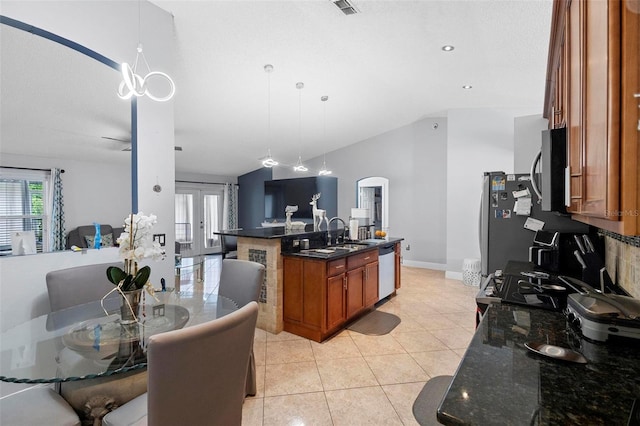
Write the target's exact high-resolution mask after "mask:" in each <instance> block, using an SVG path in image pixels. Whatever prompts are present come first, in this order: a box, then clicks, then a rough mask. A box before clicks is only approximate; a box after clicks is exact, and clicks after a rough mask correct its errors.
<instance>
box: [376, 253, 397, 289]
mask: <svg viewBox="0 0 640 426" xmlns="http://www.w3.org/2000/svg"><path fill="white" fill-rule="evenodd" d="M394 246H395V243H390V244H384V245H381V246H380V248H379V249H378V268H379V269H378V300H379V301H380V300H382V299H384V298H385V297H387V296H389V295H390V294H391V293H393V292H394V291H395V289H396V278H395V277H396V259H395V252H394Z"/></svg>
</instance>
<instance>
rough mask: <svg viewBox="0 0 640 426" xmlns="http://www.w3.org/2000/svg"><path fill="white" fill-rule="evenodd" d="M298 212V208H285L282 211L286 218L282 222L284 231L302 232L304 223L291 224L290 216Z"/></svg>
mask: <svg viewBox="0 0 640 426" xmlns="http://www.w3.org/2000/svg"><path fill="white" fill-rule="evenodd" d="M297 211H298V206H287V207H285V209H284V214H285V215H286V216H287V220H286V221H285V222H284V229H285V231H292V230H297V231H304V227H305V225H306V223H304V222H291V216H293V213H295V212H297Z"/></svg>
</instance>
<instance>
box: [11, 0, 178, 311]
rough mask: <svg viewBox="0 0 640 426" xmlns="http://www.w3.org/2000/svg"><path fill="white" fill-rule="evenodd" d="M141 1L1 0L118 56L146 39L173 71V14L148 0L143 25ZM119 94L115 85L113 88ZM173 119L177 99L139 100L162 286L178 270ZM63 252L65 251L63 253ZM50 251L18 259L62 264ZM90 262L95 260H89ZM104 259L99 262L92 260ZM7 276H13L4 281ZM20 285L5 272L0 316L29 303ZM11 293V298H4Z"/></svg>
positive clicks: (142, 174) (142, 165)
mask: <svg viewBox="0 0 640 426" xmlns="http://www.w3.org/2000/svg"><path fill="white" fill-rule="evenodd" d="M138 4H139V3H138V2H137V1H90V2H80V1H70V2H69V1H7V0H3V1H2V10H1V12H2V14H3V15H5V16H8V17H10V18H13V19H17V20H19V21H23V22H26V23H28V24H31V25H34V26H36V27H39V28H42V29H45V30H47V31H51V32H52V33H54V34H57V35H59V36H62V37H64V38H67V39H70V40H72V41H74V42H77V43H79V44H81V45H83V46H85V47H87V48H89V49H92V50H95V51H96V52H98V53H100V54H102V55H104V56H106V57H108V58H110V59H113V60H115V61H116V62H124V61H127V62H131V61H132V60H133V59H134V58H135V53H136V47H137V45H138V41H139V40H140V41H142V42H143V44H144V51H145V55H146V57H147V58H148V59H149V60H150V61H151V63H152V64H153V67H154V68H156V69H162V70H163V71H165V72H168V73H169V74H171V71H172V69H173V60H174V57H175V52H174V34H173V30H174V28H173V17H172V16H171V15H170V14H169V13H167V12H165V11H163V10H162V9H160V8H158V7H157V6H155V5H153V4H151V3H149V2H147V1H143V2H141V3H140V5H141V17H142V20H141V22H142V26H141V27H140V29H139V27H138ZM114 96H116V95H115V89H114ZM174 139H175V138H174V121H173V100H172V101H169V102H164V103H155V102H153V101H150V100H149V99H147V98H141V99H139V102H138V150H139V152H138V181H137V185H136V188H137V192H138V210H139V211H142V212H144V213H145V214H149V213H154V214H156V215H157V216H158V225H157V226H156V228H155V229H154V232H155V233H158V234H160V233H164V234H165V235H166V244H167V249H168V254H169V256H167V258H166V259H165V260H164V261H159V262H152V263H150V265H151V266H152V275H151V280H152V282H153V283H154V284H155V286H156V287H159V281H160V278H162V277H164V278H165V279H167V280H168V282H171V280H172V279H173V274H174V259H173V247H174V239H175V234H174V198H175V185H174V181H175V161H174V145H175V141H174ZM156 184H160V185H161V186H162V188H163V190H162V192H160V193H156V192H153V189H152V188H153V186H154V185H156ZM126 206H130V202H127V203H126ZM67 254H70V255H72V257H70V258H69V262H70V263H73V261H74V260H75V261H77V262H80V261H81V259H82V261H84V259H83V258H80V257H73V254H72V253H67ZM59 255H64V254H62V253H60V254H59ZM42 256H45V255H35V256H33V257H31V256H29V257H27V258H25V259H19V260H17V261H18V262H24V263H23V264H22V267H27V268H34V269H38V270H40V268H51V269H59V267H60V265H59V264H56V262H48V261H43V259H44V258H43V257H42ZM13 261H16V260H15V259H11V260H7V259H0V267H2V270H3V275H4V270H5V268H10V267H13V263H12V262H13ZM89 263H91V262H89ZM93 263H100V262H95V261H94V262H93ZM5 279H7V280H9V279H11V281H5ZM15 285H19V284H18V283H17V282H16V281H15V279H14V277H12V276H8V277H5V276H3V281H2V283H0V286H1V287H2V289H3V297H2V301H1V302H0V304H1V307H2V309H1V313H0V315H1V316H2V317H3V318H4V315H5V312H6V310H5V307H7V306H11V305H12V304H14V303H26V302H25V301H24V300H21V299H20V297H19V296H20V295H16V298H13V297H11V294H13V293H12V292H11V291H7V292H6V293H5V292H4V288H5V286H7V287H8V289H11V288H12V287H13V286H15ZM5 295H7V297H5Z"/></svg>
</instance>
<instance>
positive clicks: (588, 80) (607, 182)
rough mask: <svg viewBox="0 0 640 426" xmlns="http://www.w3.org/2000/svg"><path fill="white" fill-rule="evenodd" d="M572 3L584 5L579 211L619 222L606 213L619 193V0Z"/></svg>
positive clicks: (615, 208) (616, 199)
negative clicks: (580, 193)
mask: <svg viewBox="0 0 640 426" xmlns="http://www.w3.org/2000/svg"><path fill="white" fill-rule="evenodd" d="M573 3H581V6H582V7H583V8H584V13H583V16H584V32H583V34H584V57H583V69H584V92H583V96H584V99H583V105H584V117H583V123H584V126H583V129H582V130H583V152H584V156H583V179H584V181H583V183H584V188H583V199H582V214H585V215H589V216H595V217H600V218H605V219H613V220H617V217H615V216H613V217H611V216H610V215H609V214H608V212H610V211H613V210H618V209H619V196H620V194H619V182H620V135H619V126H620V122H619V121H620V2H619V0H609V1H587V2H573ZM571 7H573V4H572V6H571Z"/></svg>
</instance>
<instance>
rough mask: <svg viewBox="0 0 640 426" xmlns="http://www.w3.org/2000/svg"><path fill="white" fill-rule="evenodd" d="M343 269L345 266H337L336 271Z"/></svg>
mask: <svg viewBox="0 0 640 426" xmlns="http://www.w3.org/2000/svg"><path fill="white" fill-rule="evenodd" d="M341 268H344V265H338V266H336V269H341Z"/></svg>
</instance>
